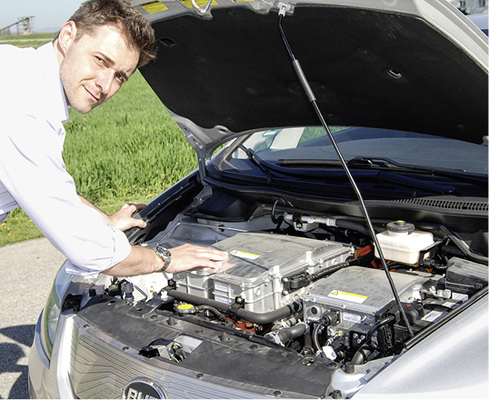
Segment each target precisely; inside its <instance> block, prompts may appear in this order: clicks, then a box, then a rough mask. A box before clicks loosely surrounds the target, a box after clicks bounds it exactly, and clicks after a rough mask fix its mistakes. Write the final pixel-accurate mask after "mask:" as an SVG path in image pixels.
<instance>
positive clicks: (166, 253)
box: [156, 246, 171, 258]
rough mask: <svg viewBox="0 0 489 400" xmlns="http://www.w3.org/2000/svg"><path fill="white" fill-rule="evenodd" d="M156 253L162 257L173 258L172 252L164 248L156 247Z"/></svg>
mask: <svg viewBox="0 0 489 400" xmlns="http://www.w3.org/2000/svg"><path fill="white" fill-rule="evenodd" d="M156 251H157V252H158V253H159V254H160V256H161V257H165V258H167V257H171V253H170V250H168V249H167V248H166V247H163V246H156Z"/></svg>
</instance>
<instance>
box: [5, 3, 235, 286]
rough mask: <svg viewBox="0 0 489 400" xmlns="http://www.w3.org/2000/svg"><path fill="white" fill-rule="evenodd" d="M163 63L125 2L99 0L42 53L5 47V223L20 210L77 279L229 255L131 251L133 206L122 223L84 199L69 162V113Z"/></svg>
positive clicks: (199, 250) (175, 267)
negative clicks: (154, 62) (65, 144)
mask: <svg viewBox="0 0 489 400" xmlns="http://www.w3.org/2000/svg"><path fill="white" fill-rule="evenodd" d="M154 57H155V52H154V33H153V30H152V28H151V26H150V24H149V23H148V22H147V21H146V20H145V19H144V18H143V17H142V16H141V15H140V14H139V13H138V12H136V11H135V10H134V9H133V8H132V7H131V6H130V4H129V3H127V2H126V1H125V0H90V1H87V2H85V3H83V4H82V6H81V7H80V9H79V10H78V11H77V12H75V14H74V15H73V16H72V18H71V19H70V20H69V21H68V22H67V23H66V24H65V25H64V26H63V27H62V29H61V31H60V32H59V34H58V36H57V37H56V38H55V40H54V41H53V43H49V44H46V45H44V46H41V47H40V48H39V49H37V50H34V49H18V48H16V47H14V46H9V45H2V46H0V60H1V63H0V93H1V94H0V221H1V220H2V219H5V218H6V215H7V214H8V212H9V211H11V210H12V209H14V208H15V207H17V206H20V207H22V208H23V209H24V211H25V212H26V214H27V215H28V216H29V217H30V218H31V219H32V221H33V222H34V223H35V224H36V225H37V227H38V228H39V230H40V231H41V232H42V233H43V234H44V236H46V237H47V238H48V239H49V240H50V242H51V243H52V244H53V245H54V246H55V247H56V248H57V249H58V250H60V251H61V252H62V253H63V254H64V255H65V256H66V257H67V258H68V260H69V262H68V263H66V264H65V265H66V266H65V268H66V269H67V272H69V273H75V274H85V275H97V274H98V273H104V274H108V275H112V276H131V275H139V274H147V273H152V272H157V271H161V270H163V269H164V270H166V271H167V272H170V273H174V272H179V271H183V270H187V269H191V268H195V267H210V268H218V267H219V265H220V263H221V262H223V261H225V260H226V259H227V257H228V255H227V253H225V252H221V251H218V250H215V249H210V248H205V247H198V246H193V245H188V244H187V245H183V246H179V247H176V248H173V249H170V253H171V258H170V257H169V255H170V254H168V252H163V253H164V254H162V252H161V251H160V252H155V251H154V250H152V249H149V248H145V247H141V246H131V245H130V244H129V242H128V240H127V238H126V236H125V235H124V234H123V233H122V230H126V229H129V228H131V227H144V226H145V223H144V222H143V221H142V220H140V219H135V218H132V214H133V213H134V212H135V211H137V210H138V209H139V208H141V206H136V205H128V204H125V205H124V206H123V207H122V208H121V210H120V211H119V212H118V213H116V214H114V215H113V216H107V215H105V214H104V213H102V212H101V211H100V210H98V209H96V207H94V206H93V205H92V204H90V203H89V202H88V201H87V200H85V199H83V198H82V197H81V196H79V195H78V194H77V192H76V188H75V184H74V181H73V179H72V177H71V176H70V175H69V174H68V173H67V171H66V168H65V165H64V163H63V160H62V150H63V141H64V137H65V130H64V128H63V124H64V123H65V122H66V121H67V120H68V117H69V115H68V107H72V108H74V109H76V110H77V111H79V112H81V113H88V112H89V111H90V110H92V109H93V108H95V107H97V106H98V105H100V104H102V103H104V102H105V101H107V100H108V99H110V98H111V97H112V96H113V95H114V94H115V93H116V92H117V91H118V90H119V89H120V87H121V86H122V85H123V84H124V82H126V81H127V79H129V77H130V76H131V75H132V73H133V72H134V71H135V70H136V68H138V67H140V66H142V65H144V64H145V63H147V62H149V61H150V60H151V59H152V58H154Z"/></svg>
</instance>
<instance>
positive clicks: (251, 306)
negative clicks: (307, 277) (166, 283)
mask: <svg viewBox="0 0 489 400" xmlns="http://www.w3.org/2000/svg"><path fill="white" fill-rule="evenodd" d="M214 247H215V248H217V249H220V250H225V251H227V252H229V253H230V259H229V261H228V263H229V264H228V265H224V266H223V269H224V270H225V271H224V272H221V273H214V274H210V273H209V272H206V271H200V272H196V271H194V272H190V273H180V274H178V276H177V277H176V278H177V279H176V281H177V288H178V290H182V291H186V292H187V293H190V294H195V295H199V296H204V297H207V298H212V299H215V300H217V301H220V302H224V303H228V304H230V303H233V302H234V301H235V299H236V297H238V296H239V297H241V298H243V299H244V300H245V309H246V310H249V311H253V312H258V313H263V312H268V311H273V310H275V309H277V308H279V307H282V306H284V305H285V304H289V303H290V302H291V301H293V295H292V297H290V294H287V293H284V292H283V283H282V278H283V277H284V276H288V275H291V274H294V273H298V272H302V271H304V270H306V269H308V271H309V272H310V273H313V272H316V271H318V270H319V269H321V268H324V267H328V266H331V265H335V264H337V263H341V262H343V261H345V260H346V259H347V258H348V257H350V256H352V255H353V250H352V248H351V247H348V246H344V245H342V244H339V243H335V242H327V241H321V240H316V239H309V238H302V237H295V236H284V235H275V234H273V233H239V234H237V235H235V236H233V237H231V238H228V239H225V240H223V241H221V242H218V243H216V244H215V245H214ZM305 290H306V289H305V288H304V289H303V291H305ZM286 295H288V296H289V297H286Z"/></svg>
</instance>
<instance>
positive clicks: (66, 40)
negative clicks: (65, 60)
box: [58, 21, 77, 54]
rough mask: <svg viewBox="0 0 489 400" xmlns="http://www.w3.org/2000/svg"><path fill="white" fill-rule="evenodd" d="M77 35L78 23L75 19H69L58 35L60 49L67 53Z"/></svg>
mask: <svg viewBox="0 0 489 400" xmlns="http://www.w3.org/2000/svg"><path fill="white" fill-rule="evenodd" d="M76 35H77V28H76V24H75V23H74V22H73V21H68V22H67V23H66V24H64V25H63V27H62V28H61V30H60V31H59V35H58V46H59V48H60V50H61V51H62V52H63V53H64V54H66V53H67V52H68V50H69V48H70V47H71V45H72V44H73V43H74V41H75V38H76Z"/></svg>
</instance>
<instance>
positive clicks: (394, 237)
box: [375, 221, 434, 265]
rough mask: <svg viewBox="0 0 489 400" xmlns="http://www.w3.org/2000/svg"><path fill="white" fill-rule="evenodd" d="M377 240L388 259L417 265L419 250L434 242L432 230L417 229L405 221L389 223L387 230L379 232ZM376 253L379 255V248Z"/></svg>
mask: <svg viewBox="0 0 489 400" xmlns="http://www.w3.org/2000/svg"><path fill="white" fill-rule="evenodd" d="M377 240H378V241H379V245H380V247H381V249H382V253H383V254H384V258H385V259H386V260H387V261H397V262H401V263H405V264H411V265H416V264H417V263H418V259H419V252H420V251H421V250H424V249H426V248H427V247H429V246H431V245H432V244H433V243H434V239H433V235H432V234H431V233H430V232H423V231H417V230H415V229H414V225H413V224H410V223H407V222H405V221H395V222H390V223H388V224H387V230H386V231H384V232H381V233H378V234H377ZM375 255H376V256H377V257H379V253H378V250H377V248H376V249H375Z"/></svg>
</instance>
